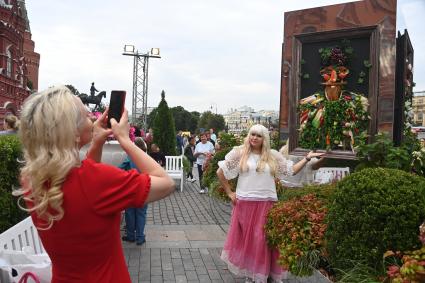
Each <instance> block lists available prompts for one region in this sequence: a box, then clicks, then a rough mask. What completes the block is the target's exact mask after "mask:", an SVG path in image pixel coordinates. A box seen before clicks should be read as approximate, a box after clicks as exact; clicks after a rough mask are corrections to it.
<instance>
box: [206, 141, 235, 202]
mask: <svg viewBox="0 0 425 283" xmlns="http://www.w3.org/2000/svg"><path fill="white" fill-rule="evenodd" d="M232 148H233V147H226V148H222V149H221V150H220V151H218V152H216V154H215V155H214V157H213V158H212V159H211V161H210V164H209V165H208V168H207V170H206V171H205V172H204V176H203V180H202V181H203V182H204V185H205V186H207V187H208V188H209V190H208V192H209V194H210V196H212V197H215V198H217V199H219V200H222V201H226V202H227V201H230V199H229V198H228V197H227V194H226V192H225V190H224V188H223V187H222V186H221V185H220V182H219V181H218V178H217V174H216V172H217V170H218V162H219V161H221V160H224V157H225V156H226V154H227V153H229V152H230V151H231V150H232ZM229 183H230V184H231V186H232V187H233V188H236V181H235V180H231V181H229Z"/></svg>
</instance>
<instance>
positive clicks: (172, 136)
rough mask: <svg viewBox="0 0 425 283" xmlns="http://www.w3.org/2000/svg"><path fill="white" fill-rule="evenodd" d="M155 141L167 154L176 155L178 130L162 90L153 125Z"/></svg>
mask: <svg viewBox="0 0 425 283" xmlns="http://www.w3.org/2000/svg"><path fill="white" fill-rule="evenodd" d="M153 139H154V140H153V142H154V143H156V144H157V145H158V146H159V148H160V150H161V151H162V152H163V153H164V154H165V155H176V154H177V152H176V131H175V128H174V119H173V116H172V115H171V111H170V109H169V108H168V104H167V101H165V91H162V92H161V102H159V105H158V108H157V112H156V115H155V119H154V126H153Z"/></svg>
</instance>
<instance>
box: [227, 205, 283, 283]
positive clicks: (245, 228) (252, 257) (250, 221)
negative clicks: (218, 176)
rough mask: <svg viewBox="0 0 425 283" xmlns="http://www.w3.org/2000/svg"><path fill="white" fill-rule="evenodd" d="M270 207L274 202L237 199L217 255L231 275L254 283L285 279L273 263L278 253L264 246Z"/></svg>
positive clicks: (279, 268)
mask: <svg viewBox="0 0 425 283" xmlns="http://www.w3.org/2000/svg"><path fill="white" fill-rule="evenodd" d="M273 204H274V201H251V200H250V201H247V200H239V199H238V200H237V203H236V205H235V206H234V207H233V211H232V218H231V223H230V227H229V231H228V233H227V239H226V242H225V243H224V248H223V251H222V253H221V259H222V260H223V261H225V262H226V263H227V265H228V267H229V270H230V271H231V272H232V273H234V274H236V275H238V276H244V277H249V278H252V279H253V280H254V281H255V282H267V277H269V276H270V277H271V278H273V279H274V280H282V279H284V278H285V277H286V271H284V270H283V269H282V267H280V266H279V265H278V264H277V259H278V257H279V252H278V251H277V250H275V249H270V248H269V247H268V246H267V241H266V234H265V232H264V225H265V224H266V217H267V213H268V211H269V210H270V208H271V207H272V206H273Z"/></svg>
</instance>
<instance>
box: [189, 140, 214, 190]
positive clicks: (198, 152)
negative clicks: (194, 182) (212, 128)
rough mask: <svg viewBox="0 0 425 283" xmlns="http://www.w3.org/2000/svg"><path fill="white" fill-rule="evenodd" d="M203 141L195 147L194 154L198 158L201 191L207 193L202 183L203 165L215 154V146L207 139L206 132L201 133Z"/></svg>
mask: <svg viewBox="0 0 425 283" xmlns="http://www.w3.org/2000/svg"><path fill="white" fill-rule="evenodd" d="M200 138H201V142H199V143H198V144H197V145H196V147H195V153H194V154H193V156H194V157H195V158H196V165H197V167H198V175H199V186H200V188H201V189H200V191H199V193H201V194H203V193H205V188H204V187H203V184H202V175H203V172H204V171H203V165H204V164H205V160H206V159H207V158H209V157H211V155H213V154H214V152H215V150H214V146H213V144H212V143H211V142H209V141H207V135H206V134H205V133H201V134H200Z"/></svg>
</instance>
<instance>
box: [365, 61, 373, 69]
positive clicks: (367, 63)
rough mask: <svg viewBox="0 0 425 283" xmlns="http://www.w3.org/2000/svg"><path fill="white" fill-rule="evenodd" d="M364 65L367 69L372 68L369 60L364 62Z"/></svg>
mask: <svg viewBox="0 0 425 283" xmlns="http://www.w3.org/2000/svg"><path fill="white" fill-rule="evenodd" d="M363 65H364V66H365V67H366V68H370V67H372V64H371V63H370V62H369V60H364V61H363Z"/></svg>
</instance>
